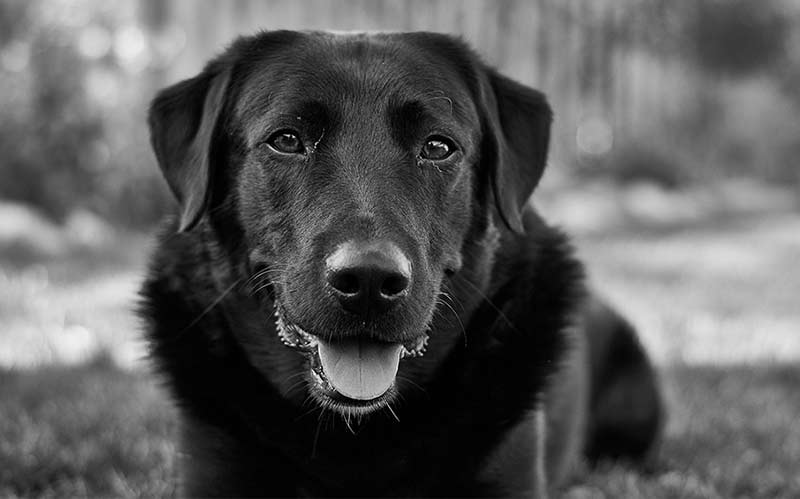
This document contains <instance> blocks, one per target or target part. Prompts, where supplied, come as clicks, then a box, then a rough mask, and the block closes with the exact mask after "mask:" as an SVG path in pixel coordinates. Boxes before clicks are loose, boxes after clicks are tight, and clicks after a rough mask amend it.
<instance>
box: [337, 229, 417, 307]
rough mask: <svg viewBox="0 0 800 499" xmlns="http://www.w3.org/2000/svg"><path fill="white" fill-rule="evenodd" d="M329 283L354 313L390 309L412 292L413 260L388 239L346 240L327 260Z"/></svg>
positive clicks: (339, 298)
mask: <svg viewBox="0 0 800 499" xmlns="http://www.w3.org/2000/svg"><path fill="white" fill-rule="evenodd" d="M325 265H326V278H327V282H328V286H330V289H331V290H332V291H333V294H334V295H335V296H336V298H337V299H338V300H339V303H340V304H341V305H342V307H343V308H344V309H345V310H347V311H349V312H352V313H354V314H358V315H368V314H369V313H375V312H377V313H382V312H387V311H388V310H390V309H391V308H392V307H394V306H395V305H397V304H398V303H399V302H400V301H402V299H403V298H404V297H405V296H406V295H407V294H408V289H409V287H410V286H411V262H410V261H409V260H408V258H407V257H406V256H405V254H403V252H402V251H401V250H400V248H398V247H397V245H395V244H394V243H391V242H388V241H378V242H371V243H356V242H346V243H344V244H341V245H340V246H339V247H338V248H337V249H336V250H335V251H334V252H333V253H332V254H331V255H330V256H329V257H328V258H327V259H326V260H325Z"/></svg>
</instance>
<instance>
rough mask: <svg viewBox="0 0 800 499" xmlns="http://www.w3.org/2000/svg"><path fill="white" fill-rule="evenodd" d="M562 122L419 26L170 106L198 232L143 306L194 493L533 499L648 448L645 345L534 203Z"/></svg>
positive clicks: (321, 44)
mask: <svg viewBox="0 0 800 499" xmlns="http://www.w3.org/2000/svg"><path fill="white" fill-rule="evenodd" d="M549 122H550V112H549V108H548V107H547V104H546V103H545V101H544V98H543V96H542V95H541V94H539V93H538V92H536V91H533V90H531V89H528V88H526V87H523V86H521V85H518V84H516V83H514V82H512V81H510V80H508V79H506V78H504V77H502V76H500V75H499V74H497V73H496V72H494V71H493V70H491V69H489V68H487V67H486V66H484V65H483V64H482V63H481V62H480V61H479V60H478V59H477V58H476V57H475V56H474V55H473V54H472V52H471V51H469V50H468V49H467V48H465V47H464V46H463V45H462V44H461V43H459V42H457V41H454V40H453V39H451V38H449V37H446V36H444V35H434V34H427V33H414V34H393V35H370V36H366V35H350V36H333V35H327V34H321V33H310V34H309V33H291V32H273V33H266V34H262V35H259V36H256V37H252V38H247V39H242V40H240V41H238V42H237V43H236V44H235V45H234V46H233V47H232V48H231V49H229V50H228V51H227V52H226V54H225V55H223V56H222V57H221V58H218V59H217V60H215V61H213V62H212V63H211V64H210V65H209V66H208V67H207V68H206V69H205V71H204V72H203V73H201V75H199V76H198V77H196V78H193V79H191V80H187V81H185V82H182V83H179V84H177V85H175V86H173V87H171V88H169V89H167V90H165V91H164V92H163V93H162V94H161V95H160V96H159V97H158V98H157V99H156V101H155V102H154V105H153V108H152V110H151V119H150V123H151V128H152V134H153V145H154V149H155V151H156V155H157V157H158V159H159V163H160V165H161V167H162V169H163V170H164V173H165V176H166V178H167V180H168V182H169V183H170V186H171V187H172V189H173V191H174V192H175V193H176V196H177V197H178V199H179V201H180V202H181V207H182V213H181V217H180V219H179V220H175V221H173V222H172V223H170V224H168V226H167V227H166V228H165V230H164V233H163V235H162V237H161V239H160V244H159V249H158V250H157V252H156V255H155V256H154V258H153V261H152V265H151V275H150V278H149V279H148V280H147V282H146V283H145V285H144V289H143V296H144V298H145V304H144V309H143V312H144V315H145V317H146V319H147V320H148V324H149V339H150V342H151V346H152V353H153V356H154V358H155V360H156V362H157V365H158V367H159V368H160V370H161V371H162V372H163V373H164V374H165V375H166V378H167V380H168V381H169V385H170V388H171V389H172V392H173V394H174V396H175V398H176V400H177V402H178V404H179V406H180V408H181V411H182V416H183V443H182V445H183V451H184V462H183V483H184V491H185V492H186V493H188V494H189V495H227V496H243V495H259V496H265V495H274V496H298V495H299V496H328V495H349V496H355V495H369V496H378V495H391V496H432V495H450V496H459V495H481V496H486V495H533V496H537V497H541V496H544V495H546V493H547V490H548V489H550V488H552V487H554V486H557V485H558V484H560V483H563V481H564V480H565V478H566V477H567V476H568V474H569V472H570V470H571V469H572V468H573V467H574V466H575V464H576V463H577V462H578V461H579V459H580V458H581V456H582V455H586V456H587V457H589V458H590V459H596V458H599V457H603V456H606V455H610V456H616V457H632V458H641V457H643V456H644V455H645V454H646V453H647V452H648V451H649V450H650V449H651V448H652V445H653V443H654V441H655V440H656V439H657V436H658V433H659V430H660V426H661V412H662V409H661V402H660V397H659V395H658V391H657V389H656V384H655V377H654V373H653V370H652V368H651V367H650V364H649V362H648V361H647V358H646V356H645V354H644V352H643V350H642V349H641V347H640V346H639V344H638V341H637V340H636V337H635V334H634V332H633V331H632V329H631V328H630V327H629V326H628V325H627V324H626V323H625V322H624V321H623V320H622V319H620V318H619V317H618V316H616V314H614V313H613V312H612V311H611V310H610V309H608V308H607V307H605V306H604V305H602V304H601V303H599V302H598V301H596V300H595V299H593V298H591V297H589V296H588V293H587V292H586V290H585V288H584V284H583V277H582V276H583V273H582V267H581V265H580V264H579V262H577V261H576V260H575V258H574V257H573V256H572V252H571V250H570V247H569V245H568V243H567V240H566V238H565V237H564V236H563V235H562V234H561V233H560V232H559V231H557V230H555V229H553V228H551V227H549V226H547V225H546V224H545V223H544V222H543V221H542V220H541V219H540V218H539V217H538V216H537V215H536V213H535V212H534V211H533V210H532V208H531V207H530V206H529V205H528V204H527V203H526V200H527V198H528V196H529V194H530V192H531V190H532V189H533V187H534V186H535V185H536V183H537V182H538V180H539V177H540V175H541V172H542V169H543V167H544V162H545V159H546V153H547V142H548V130H549ZM273 315H274V316H275V317H274V318H273ZM401 359H402V360H401Z"/></svg>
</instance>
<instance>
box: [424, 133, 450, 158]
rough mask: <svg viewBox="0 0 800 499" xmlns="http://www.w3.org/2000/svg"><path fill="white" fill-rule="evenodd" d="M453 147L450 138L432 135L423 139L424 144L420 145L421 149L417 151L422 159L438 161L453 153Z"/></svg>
mask: <svg viewBox="0 0 800 499" xmlns="http://www.w3.org/2000/svg"><path fill="white" fill-rule="evenodd" d="M455 148H456V147H455V145H453V142H452V141H451V140H450V139H448V138H446V137H441V136H438V135H434V136H433V137H428V138H427V140H425V144H424V145H423V146H422V150H421V151H420V152H419V155H420V157H422V158H423V159H430V160H433V161H438V160H441V159H445V158H447V157H449V156H450V155H451V154H453V151H454V150H455Z"/></svg>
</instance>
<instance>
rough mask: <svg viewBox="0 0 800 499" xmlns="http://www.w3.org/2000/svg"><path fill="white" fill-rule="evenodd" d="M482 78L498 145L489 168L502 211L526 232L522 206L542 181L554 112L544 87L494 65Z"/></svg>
mask: <svg viewBox="0 0 800 499" xmlns="http://www.w3.org/2000/svg"><path fill="white" fill-rule="evenodd" d="M486 76H487V78H486V79H485V80H484V82H483V104H484V113H485V115H484V116H485V124H484V126H485V127H486V128H487V130H486V131H485V134H484V136H485V140H487V141H488V142H489V144H488V146H489V147H491V148H492V149H493V151H490V154H489V155H488V156H489V157H490V158H492V159H493V163H494V164H493V165H492V167H493V168H492V171H491V173H490V175H491V177H490V179H491V183H492V191H493V193H494V198H495V203H496V205H497V210H498V212H499V213H500V217H501V218H502V219H503V221H504V222H505V224H506V225H507V226H508V227H509V228H510V229H511V230H513V231H515V232H522V231H523V227H522V209H523V207H524V206H525V203H526V202H527V200H528V198H529V197H530V195H531V193H532V192H533V189H534V188H535V187H536V185H537V184H538V183H539V179H540V178H541V177H542V173H543V172H544V166H545V163H546V162H547V149H548V145H549V142H550V124H551V123H552V121H553V113H552V111H551V109H550V106H549V105H548V104H547V100H546V98H545V96H544V94H542V93H541V92H539V91H538V90H534V89H532V88H530V87H526V86H525V85H522V84H520V83H517V82H515V81H513V80H511V79H510V78H507V77H505V76H503V75H501V74H500V73H498V72H497V71H495V70H494V69H487V70H486Z"/></svg>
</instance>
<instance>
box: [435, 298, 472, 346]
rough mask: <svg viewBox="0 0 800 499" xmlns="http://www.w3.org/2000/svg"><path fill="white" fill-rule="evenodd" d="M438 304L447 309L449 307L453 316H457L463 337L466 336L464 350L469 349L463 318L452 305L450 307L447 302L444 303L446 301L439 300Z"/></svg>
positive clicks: (437, 300)
mask: <svg viewBox="0 0 800 499" xmlns="http://www.w3.org/2000/svg"><path fill="white" fill-rule="evenodd" d="M436 303H437V304H441V305H444V306H445V307H447V308H448V309H449V310H450V311H451V312H453V316H455V318H456V320H457V321H458V325H459V326H460V327H461V333H462V335H463V336H464V348H466V347H467V330H466V328H465V327H464V322H462V321H461V317H460V316H459V315H458V312H456V309H454V308H453V306H452V305H450V304H449V303H447V302H446V301H444V300H439V299H438V298H437V299H436Z"/></svg>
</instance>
